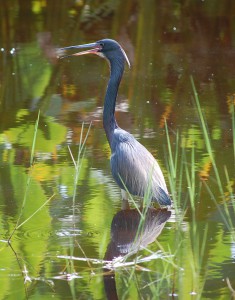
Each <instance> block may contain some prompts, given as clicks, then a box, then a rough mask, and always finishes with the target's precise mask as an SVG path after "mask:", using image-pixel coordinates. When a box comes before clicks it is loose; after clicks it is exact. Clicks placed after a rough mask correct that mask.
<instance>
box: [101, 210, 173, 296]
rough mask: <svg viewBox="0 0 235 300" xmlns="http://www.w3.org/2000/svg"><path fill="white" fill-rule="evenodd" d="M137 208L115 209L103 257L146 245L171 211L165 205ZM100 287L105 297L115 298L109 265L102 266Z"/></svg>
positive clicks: (113, 281)
mask: <svg viewBox="0 0 235 300" xmlns="http://www.w3.org/2000/svg"><path fill="white" fill-rule="evenodd" d="M141 213H142V214H143V215H144V219H142V218H141V214H140V212H139V211H138V210H137V209H127V210H121V211H119V212H118V213H117V214H116V215H115V216H114V217H113V220H112V224H111V241H110V243H109V245H108V247H107V250H106V253H105V257H104V259H105V260H106V261H112V260H113V259H115V258H117V257H124V256H126V255H127V254H128V256H129V255H131V254H134V253H136V252H138V251H139V250H141V249H143V248H146V247H147V245H148V244H151V243H152V242H154V241H155V240H156V238H157V237H158V236H159V235H160V233H161V232H162V229H163V227H164V226H165V224H166V221H167V220H168V219H169V218H170V216H171V212H170V211H169V210H167V209H155V208H152V207H151V208H147V209H145V210H142V212H141ZM104 287H105V293H106V296H107V298H108V299H112V300H113V299H118V295H117V290H116V283H115V272H114V271H113V270H112V268H110V269H108V268H107V267H105V269H104Z"/></svg>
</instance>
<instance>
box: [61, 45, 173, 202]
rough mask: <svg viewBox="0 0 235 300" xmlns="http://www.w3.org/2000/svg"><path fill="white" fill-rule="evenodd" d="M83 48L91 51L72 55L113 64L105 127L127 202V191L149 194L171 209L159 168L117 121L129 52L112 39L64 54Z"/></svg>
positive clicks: (114, 168)
mask: <svg viewBox="0 0 235 300" xmlns="http://www.w3.org/2000/svg"><path fill="white" fill-rule="evenodd" d="M82 48H90V49H89V50H85V51H82V52H78V53H74V54H72V55H75V56H78V55H84V54H92V53H93V54H97V55H99V56H101V57H103V58H106V59H107V60H108V62H109V66H110V78H109V82H108V86H107V91H106V95H105V100H104V111H103V126H104V130H105V133H106V136H107V139H108V142H109V145H110V148H111V152H112V155H111V171H112V175H113V178H114V180H115V181H116V183H117V184H118V185H119V187H120V188H121V191H122V198H123V200H127V198H128V193H127V191H128V192H129V193H130V194H132V195H135V196H140V197H144V195H145V193H147V192H148V193H150V196H151V199H152V200H154V201H157V202H158V203H159V205H162V206H167V205H171V199H170V197H169V194H168V191H167V187H166V183H165V180H164V177H163V174H162V171H161V169H160V167H159V164H158V163H157V161H156V160H155V158H154V157H153V156H152V154H151V153H150V152H149V151H148V150H147V149H146V148H145V147H144V146H143V145H141V144H140V143H139V142H138V141H137V140H136V139H135V138H134V137H133V135H131V134H130V133H129V132H127V131H125V130H123V129H121V128H120V127H119V126H118V124H117V121H116V119H115V115H114V113H115V105H116V98H117V93H118V88H119V84H120V81H121V78H122V75H123V72H124V65H125V61H126V62H127V63H128V65H129V67H130V63H129V60H128V58H127V55H126V53H125V51H124V50H123V48H122V47H121V46H120V45H119V44H118V43H117V42H116V41H114V40H111V39H102V40H100V41H97V42H95V43H90V44H84V45H77V46H69V47H65V48H63V49H62V50H67V49H82ZM68 56H70V55H68Z"/></svg>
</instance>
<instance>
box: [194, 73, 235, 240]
mask: <svg viewBox="0 0 235 300" xmlns="http://www.w3.org/2000/svg"><path fill="white" fill-rule="evenodd" d="M190 80H191V85H192V89H193V94H194V100H195V103H196V107H197V112H198V117H199V120H200V124H201V128H202V133H203V136H204V140H205V145H206V150H207V153H208V155H209V157H210V160H211V163H212V167H213V170H214V173H215V178H216V183H217V186H218V188H219V191H220V197H221V198H222V207H223V210H222V209H221V205H220V204H219V203H218V200H217V199H216V197H215V195H214V193H213V192H212V191H211V189H210V187H209V185H208V184H207V183H206V182H204V185H205V187H206V189H207V191H208V193H209V195H210V197H211V199H212V200H213V202H214V204H215V205H216V207H217V209H218V212H219V213H220V215H221V217H222V219H223V221H224V223H225V225H226V227H227V228H228V230H229V231H230V232H231V233H232V236H233V239H235V235H234V228H233V220H232V218H231V214H230V213H229V209H228V206H229V204H228V201H227V198H226V196H225V192H224V187H223V183H222V180H221V176H223V177H224V176H225V177H226V179H227V181H229V175H228V173H227V174H226V172H227V171H226V170H227V169H226V167H225V174H220V173H219V170H218V167H217V164H216V159H215V155H214V151H213V148H212V144H211V140H210V137H209V132H208V128H207V125H206V120H205V117H204V115H203V112H202V108H201V105H200V101H199V96H198V93H197V90H196V87H195V84H194V80H193V77H192V76H191V77H190ZM231 110H232V112H231V116H232V133H233V146H234V149H235V128H234V126H235V116H234V103H232V104H231ZM234 153H235V150H234ZM234 156H235V154H234ZM234 163H235V159H234ZM230 195H231V200H232V199H233V198H234V194H233V193H232V191H230ZM232 205H233V207H234V204H232Z"/></svg>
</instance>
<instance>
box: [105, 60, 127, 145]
mask: <svg viewBox="0 0 235 300" xmlns="http://www.w3.org/2000/svg"><path fill="white" fill-rule="evenodd" d="M123 71H124V62H123V60H119V59H115V60H113V61H111V62H110V78H109V83H108V87H107V91H106V95H105V100H104V112H103V126H104V130H105V133H106V136H107V139H108V141H109V144H111V140H112V136H113V132H114V129H115V128H117V127H118V125H117V122H116V119H115V115H114V113H115V105H116V98H117V93H118V87H119V84H120V81H121V78H122V74H123Z"/></svg>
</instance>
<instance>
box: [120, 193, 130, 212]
mask: <svg viewBox="0 0 235 300" xmlns="http://www.w3.org/2000/svg"><path fill="white" fill-rule="evenodd" d="M121 194H122V210H125V209H129V208H130V206H129V203H128V193H127V192H126V191H125V190H123V189H121Z"/></svg>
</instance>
